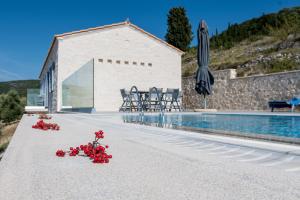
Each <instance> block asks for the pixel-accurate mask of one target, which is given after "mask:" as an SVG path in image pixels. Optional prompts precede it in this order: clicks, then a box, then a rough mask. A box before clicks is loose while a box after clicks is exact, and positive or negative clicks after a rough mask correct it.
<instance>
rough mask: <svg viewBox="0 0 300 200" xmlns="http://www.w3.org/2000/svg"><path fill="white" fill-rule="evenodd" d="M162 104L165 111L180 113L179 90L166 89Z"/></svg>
mask: <svg viewBox="0 0 300 200" xmlns="http://www.w3.org/2000/svg"><path fill="white" fill-rule="evenodd" d="M164 104H165V108H166V110H167V111H172V109H174V110H175V111H176V110H178V111H181V105H180V92H179V89H171V88H167V91H166V94H165V96H164Z"/></svg>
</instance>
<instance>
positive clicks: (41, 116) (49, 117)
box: [39, 114, 52, 119]
mask: <svg viewBox="0 0 300 200" xmlns="http://www.w3.org/2000/svg"><path fill="white" fill-rule="evenodd" d="M51 118H52V117H51V116H48V115H46V114H40V116H39V119H51Z"/></svg>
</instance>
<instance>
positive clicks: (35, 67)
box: [0, 0, 300, 81]
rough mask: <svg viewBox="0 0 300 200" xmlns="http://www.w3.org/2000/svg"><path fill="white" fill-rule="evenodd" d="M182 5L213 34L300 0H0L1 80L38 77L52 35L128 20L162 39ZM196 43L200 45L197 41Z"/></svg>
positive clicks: (195, 21) (191, 17) (193, 19)
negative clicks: (171, 14)
mask: <svg viewBox="0 0 300 200" xmlns="http://www.w3.org/2000/svg"><path fill="white" fill-rule="evenodd" d="M174 6H184V7H185V8H186V10H187V14H188V17H189V19H190V21H191V23H192V27H193V31H195V30H196V28H197V24H198V23H199V20H200V19H205V20H206V21H207V23H208V26H209V29H210V32H214V31H215V29H216V28H217V29H218V30H219V32H220V31H222V30H224V29H225V28H226V27H227V25H228V23H229V22H230V23H235V22H242V21H244V20H247V19H250V18H252V17H259V16H261V15H262V13H270V12H276V11H278V10H280V9H282V8H285V7H292V6H300V0H206V1H204V0H194V1H192V0H190V1H188V0H149V1H142V0H131V1H130V0H128V1H126V0H120V1H114V0H110V1H101V0H95V1H91V0H81V1H77V0H73V1H67V0H65V1H58V0H51V1H46V0H44V1H41V0H37V1H33V0H26V1H23V0H22V1H21V0H20V1H14V0H10V1H8V0H7V1H1V6H0V81H7V80H16V79H37V77H38V74H39V72H40V69H41V66H42V64H43V61H44V59H45V56H46V53H47V50H48V48H49V46H50V42H51V40H52V37H53V35H54V34H57V33H64V32H69V31H74V30H80V29H85V28H90V27H95V26H101V25H105V24H110V23H115V22H120V21H124V20H125V19H126V18H127V17H128V18H129V19H130V21H131V22H132V23H134V24H136V25H138V26H140V27H141V28H143V29H145V30H146V31H148V32H150V33H152V34H154V35H156V36H158V37H160V38H164V35H165V33H166V29H167V26H166V21H167V13H168V10H169V9H170V8H172V7H174ZM193 44H196V41H195V40H194V41H193Z"/></svg>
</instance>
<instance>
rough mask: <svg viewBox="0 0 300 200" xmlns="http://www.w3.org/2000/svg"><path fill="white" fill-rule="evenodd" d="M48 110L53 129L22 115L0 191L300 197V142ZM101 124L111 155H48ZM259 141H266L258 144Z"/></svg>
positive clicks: (1, 171) (11, 194) (3, 165)
mask: <svg viewBox="0 0 300 200" xmlns="http://www.w3.org/2000/svg"><path fill="white" fill-rule="evenodd" d="M120 119H121V117H120V115H111V114H99V115H87V114H56V115H54V117H53V119H52V120H50V121H53V122H57V123H59V124H60V125H61V131H59V132H54V131H53V132H51V131H48V132H44V131H40V130H34V129H32V128H31V125H32V124H34V123H35V122H36V120H37V117H36V116H23V119H22V121H21V123H20V125H19V127H18V129H17V131H16V133H15V135H14V137H13V139H12V141H11V143H10V145H9V147H8V149H7V151H6V153H5V155H4V157H3V158H2V160H1V162H0V199H1V200H4V199H109V200H110V199H128V200H131V199H155V200H158V199H164V200H166V199H205V200H207V199H222V200H224V199H230V200H233V199H238V200H240V199H260V200H261V199H272V200H273V199H284V200H286V199H289V200H293V199H295V200H298V199H300V190H299V189H300V157H299V152H300V151H299V150H300V147H295V146H290V145H279V144H273V143H266V142H255V141H247V140H240V139H236V138H228V137H227V138H226V137H218V136H210V135H205V134H199V133H189V132H184V131H177V130H171V129H162V128H155V127H147V126H140V125H134V124H124V123H123V122H122V121H121V120H120ZM98 129H103V130H104V131H105V132H106V133H107V134H106V138H105V142H106V143H107V144H109V145H110V146H111V148H110V149H109V153H112V155H113V158H112V160H111V163H109V164H108V165H95V164H93V163H91V162H90V161H89V160H88V159H87V158H84V157H75V158H74V157H68V156H67V157H65V158H58V157H56V156H55V152H56V150H57V149H60V148H64V149H67V148H68V147H70V146H76V145H79V144H82V143H86V142H88V141H91V140H92V139H93V137H94V135H93V132H94V131H96V130H98ZM264 147H266V148H264Z"/></svg>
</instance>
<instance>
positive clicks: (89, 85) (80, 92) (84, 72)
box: [62, 60, 94, 109]
mask: <svg viewBox="0 0 300 200" xmlns="http://www.w3.org/2000/svg"><path fill="white" fill-rule="evenodd" d="M62 105H63V107H62V108H63V109H80V108H93V107H94V61H93V60H91V61H89V62H87V63H86V64H84V65H83V66H82V67H80V68H79V69H78V70H77V71H75V72H74V73H73V74H71V75H70V76H69V77H68V78H66V79H65V80H64V81H63V82H62Z"/></svg>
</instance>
